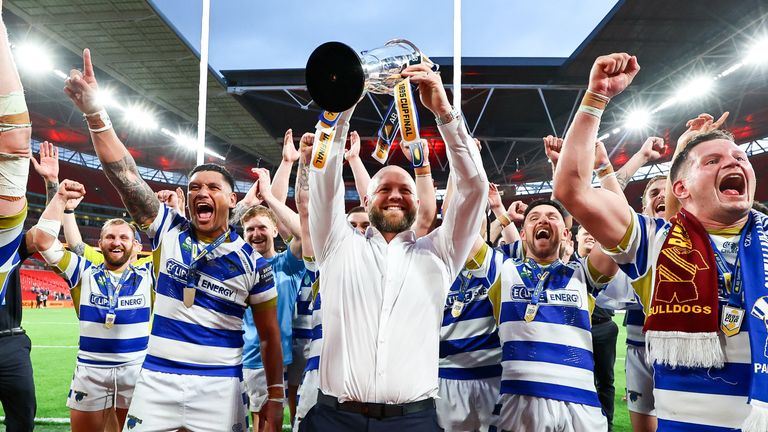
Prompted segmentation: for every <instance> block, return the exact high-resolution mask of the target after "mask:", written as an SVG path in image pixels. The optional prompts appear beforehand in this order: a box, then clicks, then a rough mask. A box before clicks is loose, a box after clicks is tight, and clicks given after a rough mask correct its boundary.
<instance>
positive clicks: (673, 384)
mask: <svg viewBox="0 0 768 432" xmlns="http://www.w3.org/2000/svg"><path fill="white" fill-rule="evenodd" d="M669 227H670V224H669V223H668V222H666V221H664V220H663V219H658V218H651V217H648V216H645V215H642V214H636V215H634V216H633V218H632V224H631V225H630V226H629V227H628V232H627V234H628V235H626V236H625V237H624V239H625V242H624V243H623V244H620V245H618V246H617V247H616V248H615V249H612V250H606V253H608V254H610V255H612V256H613V258H614V260H615V261H616V262H617V263H618V264H619V268H620V269H621V270H622V271H623V272H624V273H626V274H627V276H629V277H630V278H631V279H632V286H633V287H634V289H635V291H636V292H637V295H638V296H639V298H640V301H641V302H642V304H643V307H644V311H645V313H648V312H649V311H650V304H651V299H652V297H653V286H654V284H655V282H654V279H655V273H656V272H655V264H656V260H657V258H658V256H659V253H660V252H661V246H662V245H663V244H664V240H665V239H666V237H667V234H668V232H669ZM733 235H735V238H736V241H735V244H736V249H738V234H733ZM710 236H711V237H712V240H713V241H714V242H715V244H716V245H717V246H718V248H719V249H720V251H721V253H722V255H723V257H724V258H725V260H726V261H727V262H728V264H729V265H733V261H734V260H735V252H736V250H734V249H733V244H734V243H733V242H728V241H723V236H718V235H714V234H710ZM718 237H719V238H718ZM746 289H749V287H746ZM726 303H727V297H726V295H725V293H723V292H721V293H720V311H722V306H723V305H724V304H726ZM627 320H629V318H627ZM749 321H750V320H744V324H743V325H742V327H741V331H740V332H739V333H738V334H737V335H735V336H732V337H726V336H725V335H723V334H720V341H721V344H722V346H723V351H724V353H725V366H724V367H723V368H720V369H716V368H687V367H676V368H672V367H668V366H663V365H659V364H654V365H653V369H654V377H653V379H654V389H653V396H654V398H655V400H656V415H657V417H658V421H659V429H658V430H659V431H684V432H685V431H691V432H692V431H702V430H706V431H708V432H710V431H711V432H726V431H733V430H738V429H739V428H740V427H741V425H742V423H743V422H744V419H745V418H746V417H747V415H749V411H750V406H749V405H748V403H747V402H748V399H749V390H750V383H751V382H752V354H751V349H750V346H749ZM718 322H719V318H718Z"/></svg>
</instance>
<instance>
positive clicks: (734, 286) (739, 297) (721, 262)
mask: <svg viewBox="0 0 768 432" xmlns="http://www.w3.org/2000/svg"><path fill="white" fill-rule="evenodd" d="M749 225H751V219H750V222H748V223H747V226H745V227H744V228H743V229H742V230H741V236H740V238H739V250H742V248H744V247H745V245H744V241H745V239H746V237H747V233H748V232H749V231H750V226H749ZM709 241H710V242H711V243H712V250H713V251H714V252H715V262H716V263H717V280H718V283H719V285H720V288H721V289H722V290H723V292H724V293H726V294H728V305H730V306H735V307H738V308H740V309H742V308H744V296H743V294H742V289H743V283H742V275H741V259H740V258H741V254H739V253H737V254H736V263H735V264H734V270H733V272H731V271H730V268H729V266H728V264H727V262H726V261H725V258H724V257H723V255H722V253H721V252H720V250H718V248H717V246H716V245H715V242H714V241H713V240H712V238H711V237H710V238H709ZM726 274H730V275H731V278H730V279H731V280H730V282H731V284H730V285H731V286H728V280H727V279H726V276H725V275H726Z"/></svg>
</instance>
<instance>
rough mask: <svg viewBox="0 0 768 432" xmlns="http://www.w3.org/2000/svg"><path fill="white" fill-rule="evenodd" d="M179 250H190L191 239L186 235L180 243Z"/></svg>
mask: <svg viewBox="0 0 768 432" xmlns="http://www.w3.org/2000/svg"><path fill="white" fill-rule="evenodd" d="M180 247H181V250H182V251H185V252H192V239H191V238H189V237H187V238H185V239H184V241H183V242H182V243H181V245H180Z"/></svg>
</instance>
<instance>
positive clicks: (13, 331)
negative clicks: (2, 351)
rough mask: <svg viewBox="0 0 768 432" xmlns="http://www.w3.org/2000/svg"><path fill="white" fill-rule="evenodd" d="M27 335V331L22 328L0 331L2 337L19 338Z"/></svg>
mask: <svg viewBox="0 0 768 432" xmlns="http://www.w3.org/2000/svg"><path fill="white" fill-rule="evenodd" d="M25 333H27V332H26V330H24V329H23V328H21V327H16V328H12V329H10V330H0V337H6V336H18V335H23V334H25Z"/></svg>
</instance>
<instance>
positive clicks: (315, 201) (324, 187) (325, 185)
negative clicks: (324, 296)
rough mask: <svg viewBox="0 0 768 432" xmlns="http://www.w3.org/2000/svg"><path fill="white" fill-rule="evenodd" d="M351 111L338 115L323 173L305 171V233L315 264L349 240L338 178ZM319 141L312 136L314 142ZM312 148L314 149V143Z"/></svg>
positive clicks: (341, 185)
mask: <svg viewBox="0 0 768 432" xmlns="http://www.w3.org/2000/svg"><path fill="white" fill-rule="evenodd" d="M354 111H355V108H354V107H352V108H350V109H348V110H347V111H345V112H343V113H341V115H339V120H338V121H337V122H336V129H335V133H334V136H333V142H332V144H331V149H330V151H329V152H328V157H327V159H326V161H325V172H319V171H316V170H314V169H311V168H310V170H309V184H310V185H311V186H310V188H309V232H310V234H311V235H312V246H314V249H315V256H316V258H317V260H318V263H319V264H322V263H323V261H324V260H325V258H326V257H327V256H328V254H329V253H330V252H331V250H333V249H334V247H336V246H338V245H340V244H341V243H342V242H343V240H344V239H345V238H348V237H350V236H352V235H353V234H352V228H351V227H350V226H349V225H348V224H347V220H346V211H345V208H344V181H343V179H342V178H341V170H342V165H341V164H342V152H343V151H344V142H345V141H346V140H347V132H348V131H349V119H350V118H351V117H352V113H353V112H354ZM320 139H322V137H318V136H315V141H318V140H320ZM314 145H318V143H315V144H314Z"/></svg>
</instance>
